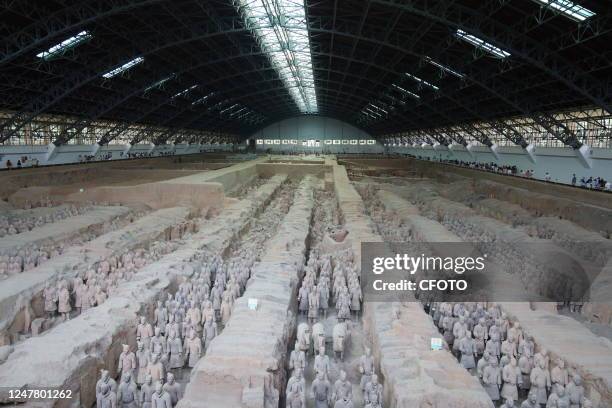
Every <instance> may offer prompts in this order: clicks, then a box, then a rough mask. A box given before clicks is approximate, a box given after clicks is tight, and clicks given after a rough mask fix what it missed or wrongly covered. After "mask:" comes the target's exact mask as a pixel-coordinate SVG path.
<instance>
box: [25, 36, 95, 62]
mask: <svg viewBox="0 0 612 408" xmlns="http://www.w3.org/2000/svg"><path fill="white" fill-rule="evenodd" d="M91 38H92V35H91V33H90V32H89V31H87V30H85V31H81V32H80V33H78V34H77V35H73V36H72V37H70V38H67V39H65V40H64V41H62V42H61V43H59V44H56V45H54V46H53V47H51V48H49V49H48V50H47V51H43V52H41V53H38V54H36V56H37V57H38V58H42V59H43V60H45V61H48V60H50V59H53V58H55V57H57V56H59V55H62V54H63V53H65V52H66V51H68V50H70V49H72V48H74V47H76V46H77V45H79V44H81V43H84V42H85V41H89V40H90V39H91Z"/></svg>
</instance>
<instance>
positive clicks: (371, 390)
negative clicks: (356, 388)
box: [363, 374, 383, 405]
mask: <svg viewBox="0 0 612 408" xmlns="http://www.w3.org/2000/svg"><path fill="white" fill-rule="evenodd" d="M363 401H364V402H365V403H366V405H367V404H370V403H371V402H372V401H377V402H378V403H379V404H380V405H382V404H383V386H382V384H381V383H379V382H378V376H377V375H376V374H372V379H371V380H370V382H369V383H367V384H366V387H365V391H364V393H363Z"/></svg>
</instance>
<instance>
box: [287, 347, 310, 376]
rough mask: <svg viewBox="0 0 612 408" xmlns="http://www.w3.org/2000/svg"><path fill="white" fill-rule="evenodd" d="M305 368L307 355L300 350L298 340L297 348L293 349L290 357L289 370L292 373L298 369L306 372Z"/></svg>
mask: <svg viewBox="0 0 612 408" xmlns="http://www.w3.org/2000/svg"><path fill="white" fill-rule="evenodd" d="M305 367H306V354H305V353H304V352H303V351H302V350H300V344H299V342H298V341H297V340H296V342H295V348H294V349H293V351H292V352H291V354H290V356H289V370H291V372H293V370H295V369H297V368H299V369H301V370H304V368H305Z"/></svg>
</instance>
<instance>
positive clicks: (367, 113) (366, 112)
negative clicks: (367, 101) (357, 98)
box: [361, 110, 378, 119]
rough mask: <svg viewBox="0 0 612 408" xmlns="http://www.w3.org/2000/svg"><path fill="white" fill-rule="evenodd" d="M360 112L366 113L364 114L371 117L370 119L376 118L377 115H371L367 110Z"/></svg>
mask: <svg viewBox="0 0 612 408" xmlns="http://www.w3.org/2000/svg"><path fill="white" fill-rule="evenodd" d="M361 113H363V114H364V115H366V116H367V117H369V118H372V119H378V117H377V116H374V115H372V114H371V113H369V112H368V111H366V110H362V111H361Z"/></svg>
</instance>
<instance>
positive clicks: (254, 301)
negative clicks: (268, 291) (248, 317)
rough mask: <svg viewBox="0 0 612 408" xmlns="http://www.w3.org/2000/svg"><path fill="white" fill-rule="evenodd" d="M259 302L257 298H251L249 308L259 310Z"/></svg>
mask: <svg viewBox="0 0 612 408" xmlns="http://www.w3.org/2000/svg"><path fill="white" fill-rule="evenodd" d="M258 303H259V302H258V301H257V299H254V298H249V300H248V305H249V309H250V310H257V304H258Z"/></svg>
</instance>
